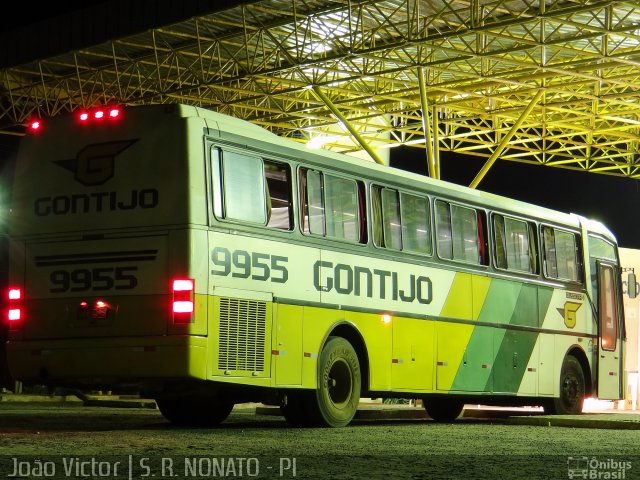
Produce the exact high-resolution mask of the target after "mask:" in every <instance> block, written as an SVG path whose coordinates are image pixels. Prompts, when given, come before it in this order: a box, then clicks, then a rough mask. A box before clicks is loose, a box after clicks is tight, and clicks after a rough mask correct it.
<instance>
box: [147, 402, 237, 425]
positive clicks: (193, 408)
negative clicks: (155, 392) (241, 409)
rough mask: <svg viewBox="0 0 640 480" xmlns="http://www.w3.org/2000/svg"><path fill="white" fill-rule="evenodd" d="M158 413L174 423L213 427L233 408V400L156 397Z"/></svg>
mask: <svg viewBox="0 0 640 480" xmlns="http://www.w3.org/2000/svg"><path fill="white" fill-rule="evenodd" d="M156 404H157V405H158V409H159V410H160V413H162V415H163V416H164V418H166V419H167V420H169V421H170V422H171V423H173V424H174V425H178V426H183V427H214V426H216V425H219V424H220V423H222V422H223V421H224V420H225V419H226V418H227V417H228V416H229V414H230V413H231V410H233V405H234V404H233V402H231V401H229V400H224V399H220V398H215V397H177V398H158V399H156Z"/></svg>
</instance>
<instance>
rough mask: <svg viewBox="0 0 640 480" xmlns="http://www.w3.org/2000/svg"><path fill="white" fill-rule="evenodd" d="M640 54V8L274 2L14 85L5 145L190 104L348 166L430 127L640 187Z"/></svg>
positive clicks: (587, 2) (571, 1) (4, 110)
mask: <svg viewBox="0 0 640 480" xmlns="http://www.w3.org/2000/svg"><path fill="white" fill-rule="evenodd" d="M639 47H640V3H639V2H637V1H597V0H595V1H592V0H546V1H542V2H541V1H538V0H496V1H492V0H444V1H443V0H385V1H382V0H361V1H358V0H263V1H257V2H253V3H249V4H245V5H239V6H237V7H234V8H231V9H228V10H224V11H222V12H217V13H215V14H210V15H205V16H200V17H197V18H193V19H190V20H188V21H183V22H180V23H176V24H174V25H170V26H166V27H158V28H156V29H154V30H150V31H147V32H143V33H140V34H137V35H132V36H129V37H126V38H119V39H114V40H112V41H110V42H108V43H104V44H101V45H96V46H93V47H90V48H85V49H82V50H78V51H74V52H70V53H67V54H64V55H59V56H56V57H52V58H46V59H41V60H38V61H33V62H30V63H27V64H24V65H20V66H17V67H15V68H7V69H4V70H0V131H2V132H3V133H19V132H21V131H22V127H23V126H24V125H25V123H26V122H27V121H28V120H29V119H30V118H32V117H34V116H53V115H57V114H59V113H61V112H67V111H73V110H75V109H77V108H79V107H88V106H92V105H96V104H107V103H119V104H144V103H169V102H171V103H173V102H184V103H188V104H193V105H200V106H205V107H209V108H212V109H215V110H218V111H220V112H223V113H227V114H230V115H234V116H237V117H240V118H245V119H247V120H250V121H251V122H254V123H257V124H260V125H263V126H265V127H267V128H268V129H270V130H272V131H273V132H275V133H277V134H279V135H283V136H287V137H291V138H294V139H297V140H300V141H308V140H309V139H311V138H315V137H323V139H324V140H325V143H326V144H327V146H329V147H330V148H333V149H337V150H341V151H352V150H358V149H361V148H362V143H358V142H357V141H355V140H352V139H353V136H352V135H351V133H350V130H351V131H353V130H355V131H357V132H359V134H360V136H361V137H362V139H364V141H365V142H367V143H369V144H370V145H371V146H372V147H375V148H377V149H380V148H393V147H396V146H399V145H413V146H417V147H420V148H425V129H424V126H425V125H427V124H429V125H432V126H433V131H432V132H431V135H428V138H433V139H434V142H436V145H434V147H436V148H435V151H436V152H437V151H453V152H460V153H464V154H468V155H476V156H481V157H487V158H489V157H491V156H492V154H493V153H494V152H495V151H496V149H497V148H498V146H500V145H501V142H502V140H503V139H504V138H505V136H506V135H509V136H510V140H509V141H508V142H506V145H505V144H504V143H505V142H502V144H503V145H502V146H501V148H502V150H501V153H500V157H499V158H500V159H501V160H512V161H519V162H528V163H536V164H543V165H546V166H551V167H562V168H569V169H576V170H583V171H588V172H594V173H604V174H611V175H618V176H624V177H630V178H640V152H639V141H638V138H639V137H638V134H639V132H640V48H639ZM421 69H422V72H421ZM420 79H424V81H425V83H426V88H423V89H422V90H423V91H422V92H421V89H420V85H419V80H420ZM538 92H542V93H541V94H540V93H538ZM421 94H422V95H421ZM325 96H326V99H325V100H329V102H327V101H325V100H323V98H324V97H325ZM536 96H537V97H539V99H536V100H537V101H536V102H535V105H531V102H532V99H534V97H536ZM423 106H424V107H425V108H427V110H428V111H426V112H425V113H426V114H427V115H426V116H425V118H427V119H429V122H425V123H423V115H422V113H423V110H424V109H423ZM330 107H334V108H336V109H337V110H338V111H339V113H340V115H335V111H334V110H332V109H331V108H330ZM527 107H530V108H529V110H530V112H529V113H528V115H526V116H523V115H522V113H523V111H524V110H525V109H526V108H527ZM337 118H341V120H340V122H339V121H338V120H337ZM344 122H347V123H348V125H347V126H346V127H348V128H346V127H345V128H341V124H344ZM514 127H515V128H514ZM426 161H427V160H426V158H425V162H426Z"/></svg>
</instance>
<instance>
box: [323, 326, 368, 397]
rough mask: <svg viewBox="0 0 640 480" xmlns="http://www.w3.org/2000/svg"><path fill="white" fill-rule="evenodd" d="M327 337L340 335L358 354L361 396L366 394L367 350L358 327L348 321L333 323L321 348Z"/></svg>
mask: <svg viewBox="0 0 640 480" xmlns="http://www.w3.org/2000/svg"><path fill="white" fill-rule="evenodd" d="M329 337H342V338H344V339H345V340H346V341H348V342H349V343H350V344H351V346H352V347H353V349H354V350H355V351H356V355H357V356H358V362H359V363H360V376H361V379H360V380H361V384H362V392H361V395H362V396H367V394H368V392H369V352H368V351H367V346H366V343H365V341H364V338H363V336H362V334H361V333H360V331H359V330H358V328H357V327H356V326H355V325H354V324H352V323H349V322H341V323H339V324H337V325H335V326H334V327H333V328H332V329H331V330H330V331H329V333H328V334H327V336H326V337H325V338H324V340H323V341H322V347H321V348H320V350H322V348H324V345H325V344H326V343H327V340H328V339H329Z"/></svg>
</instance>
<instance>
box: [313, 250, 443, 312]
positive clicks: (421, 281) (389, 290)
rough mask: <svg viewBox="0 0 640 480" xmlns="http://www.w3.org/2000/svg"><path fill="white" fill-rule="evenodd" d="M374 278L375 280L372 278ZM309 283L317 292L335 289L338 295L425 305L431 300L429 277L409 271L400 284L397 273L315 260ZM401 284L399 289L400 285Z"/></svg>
mask: <svg viewBox="0 0 640 480" xmlns="http://www.w3.org/2000/svg"><path fill="white" fill-rule="evenodd" d="M374 277H375V280H374ZM313 285H314V287H315V288H316V290H318V291H322V292H330V291H332V290H335V291H336V292H337V293H339V294H342V295H356V296H366V297H367V298H373V297H374V291H375V297H376V298H380V299H382V300H388V299H391V300H400V301H401V302H407V303H411V302H414V301H417V302H418V303H422V304H429V303H431V300H432V299H433V295H432V292H433V288H432V284H431V279H430V278H429V277H425V276H422V275H414V274H410V275H409V276H408V278H407V277H405V278H404V279H402V283H400V280H399V275H398V272H391V271H387V270H378V269H373V270H371V269H369V268H367V267H360V266H357V265H356V266H351V265H347V264H344V263H336V264H333V263H332V262H325V261H321V260H318V261H317V262H316V263H314V265H313ZM401 286H402V288H400V287H401Z"/></svg>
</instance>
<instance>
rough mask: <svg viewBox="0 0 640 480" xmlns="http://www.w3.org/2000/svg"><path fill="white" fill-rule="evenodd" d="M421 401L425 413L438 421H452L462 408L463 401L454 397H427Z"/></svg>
mask: <svg viewBox="0 0 640 480" xmlns="http://www.w3.org/2000/svg"><path fill="white" fill-rule="evenodd" d="M423 403H424V409H425V410H426V411H427V414H428V415H429V416H430V417H431V418H433V420H435V421H436V422H440V423H444V422H453V421H454V420H455V419H456V418H458V417H459V416H460V414H461V413H462V410H463V408H464V402H463V401H462V400H459V399H456V398H429V399H424V400H423Z"/></svg>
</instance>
